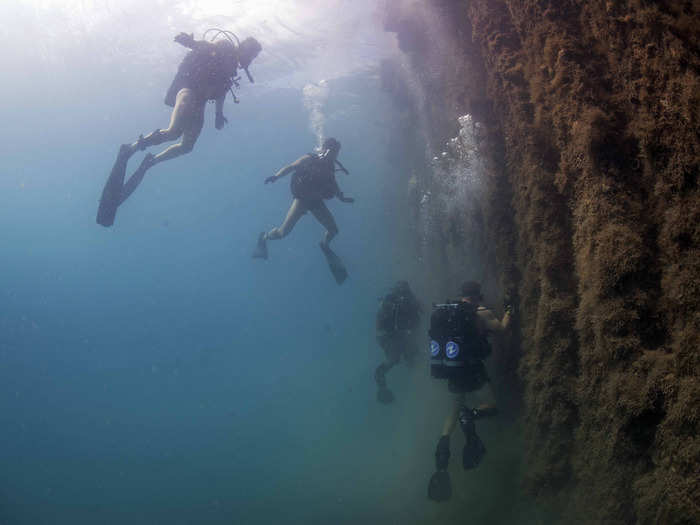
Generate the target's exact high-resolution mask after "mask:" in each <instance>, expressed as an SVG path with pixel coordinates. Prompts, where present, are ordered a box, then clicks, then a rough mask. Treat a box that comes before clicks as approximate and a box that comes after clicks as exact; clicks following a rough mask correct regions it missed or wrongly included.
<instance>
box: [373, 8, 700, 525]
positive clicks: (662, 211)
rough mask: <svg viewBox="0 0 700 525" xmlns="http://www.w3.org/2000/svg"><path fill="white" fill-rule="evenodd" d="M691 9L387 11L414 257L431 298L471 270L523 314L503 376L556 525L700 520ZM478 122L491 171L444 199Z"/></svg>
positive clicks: (697, 51)
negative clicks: (407, 155) (433, 290)
mask: <svg viewBox="0 0 700 525" xmlns="http://www.w3.org/2000/svg"><path fill="white" fill-rule="evenodd" d="M699 9H700V8H699V6H698V3H697V2H690V1H688V2H667V1H656V2H652V1H646V0H627V1H619V2H611V1H588V2H583V1H566V0H562V1H559V0H557V1H554V0H551V1H546V0H545V1H536V0H471V1H446V0H440V1H434V2H413V1H410V0H396V1H393V2H390V3H389V4H388V6H387V13H386V30H387V31H391V32H395V33H396V34H397V39H398V43H399V47H400V48H401V50H402V52H403V57H402V59H401V60H400V61H397V62H388V63H385V64H384V66H383V69H382V78H383V84H384V87H385V89H387V90H389V91H390V92H391V93H392V94H393V97H394V99H395V100H396V102H397V104H399V105H401V106H402V107H403V109H404V112H405V124H404V126H403V127H404V129H405V130H406V131H405V136H404V141H405V142H406V143H409V144H414V145H416V147H414V148H413V150H414V151H416V150H418V151H420V150H421V148H420V146H417V145H419V144H425V143H426V142H427V143H428V148H427V152H426V155H424V156H423V158H422V159H420V158H419V157H420V155H419V154H414V155H415V156H414V157H413V158H412V159H411V160H410V163H411V165H412V166H418V165H419V164H421V163H422V167H421V168H414V169H413V173H412V175H411V180H410V181H409V188H408V205H409V206H411V208H412V209H413V210H415V214H414V221H413V227H414V232H415V237H416V239H417V242H416V250H417V251H418V253H419V256H420V257H421V260H422V262H423V264H424V265H425V267H426V269H427V270H429V271H430V272H429V273H430V274H431V275H433V276H434V277H433V278H434V279H436V280H440V279H441V278H442V281H441V283H437V285H438V286H442V287H444V288H445V289H448V288H449V286H450V285H449V283H448V281H450V280H453V279H455V278H458V276H460V275H464V273H465V271H471V272H472V275H477V276H480V277H481V278H482V279H483V280H484V281H485V284H486V287H485V288H486V291H487V295H488V296H489V297H488V298H489V299H490V300H491V302H492V303H496V302H497V300H498V299H501V298H502V297H501V294H503V293H505V294H506V295H508V296H510V297H511V298H513V299H515V300H516V301H517V302H518V306H519V332H520V333H519V334H516V335H517V337H516V338H514V339H519V341H520V347H519V348H518V350H517V351H516V350H513V351H511V352H510V353H508V354H507V355H506V356H504V357H501V359H500V362H499V363H497V364H498V368H499V377H497V378H494V380H495V383H496V386H497V388H498V390H499V391H500V392H501V398H502V397H503V396H504V395H506V393H507V392H508V391H510V392H512V391H513V387H514V385H517V388H519V389H520V394H521V396H522V407H521V410H522V419H523V421H524V427H525V434H526V435H525V442H526V446H527V449H526V451H525V468H524V469H523V473H524V478H525V482H524V487H525V489H526V490H528V491H529V492H530V493H532V494H534V495H535V496H536V497H537V498H538V499H539V501H541V502H542V503H546V504H549V505H551V507H552V508H554V509H558V513H559V515H560V518H561V520H562V521H564V520H566V521H573V522H577V523H582V522H586V523H634V522H637V523H698V522H700V507H699V506H698V505H699V504H698V502H700V480H699V479H698V470H699V466H700V438H699V437H698V407H699V406H700V403H699V401H700V382H699V379H698V374H699V371H700V359H699V357H698V349H699V348H700V337H699V336H698V334H699V333H700V313H699V306H700V300H699V297H700V196H699V192H698V171H699V168H698V164H699V162H700V156H699V155H698V148H699V147H700V146H699V144H700V141H699V140H698V139H699V135H700V121H699V112H700V74H699V73H700V41H699V34H700V33H698V31H697V28H698V27H700V16H699V15H700V13H699ZM467 115H468V116H469V118H470V119H473V123H478V124H479V131H478V133H477V135H476V136H477V145H478V152H479V156H480V161H479V164H480V166H479V172H478V173H479V177H478V181H476V182H474V183H473V184H472V185H471V186H470V188H471V190H472V191H470V192H468V195H462V196H459V199H461V201H460V202H461V206H450V205H446V204H445V203H448V202H452V203H454V200H455V194H454V191H453V189H454V186H453V185H452V184H450V183H449V180H448V179H449V177H450V176H454V174H455V169H454V166H452V167H450V166H449V165H448V166H447V167H445V166H446V164H445V163H447V164H449V163H450V162H453V163H454V161H450V158H454V157H455V153H454V152H450V151H449V150H450V143H449V139H450V138H453V137H459V136H461V135H463V133H462V131H463V130H464V129H466V128H465V126H464V124H465V122H464V120H462V121H461V122H458V118H459V117H461V116H467ZM473 123H472V125H474V124H473ZM416 130H423V132H424V133H426V134H427V136H423V135H420V133H421V132H420V131H419V132H416ZM452 144H453V146H454V142H452ZM453 149H454V148H453ZM423 151H425V147H423ZM443 152H444V153H445V156H446V157H448V158H447V159H446V160H444V161H443V160H441V158H443ZM460 155H462V154H460V153H458V154H456V156H457V157H459V159H461V160H464V156H463V155H462V156H461V157H460ZM426 157H427V159H428V160H427V161H426ZM433 157H435V158H434V159H433V161H430V160H429V159H431V158H433ZM459 159H458V160H459ZM471 162H473V159H471ZM463 167H464V166H463V165H462V168H460V169H463ZM450 174H451V175H450ZM431 201H434V202H437V203H439V204H436V205H435V206H434V209H433V212H428V216H429V217H430V221H426V219H425V216H423V217H422V218H421V214H423V215H425V213H426V211H425V210H426V209H427V207H429V206H430V205H429V202H431ZM426 222H427V223H428V224H430V228H431V234H432V235H431V236H429V235H425V232H423V233H422V232H421V228H425V224H426ZM429 238H432V239H434V240H433V241H432V242H433V245H432V246H430V247H426V246H425V245H424V244H425V242H426V241H424V239H429ZM427 242H430V241H427ZM439 276H444V277H439Z"/></svg>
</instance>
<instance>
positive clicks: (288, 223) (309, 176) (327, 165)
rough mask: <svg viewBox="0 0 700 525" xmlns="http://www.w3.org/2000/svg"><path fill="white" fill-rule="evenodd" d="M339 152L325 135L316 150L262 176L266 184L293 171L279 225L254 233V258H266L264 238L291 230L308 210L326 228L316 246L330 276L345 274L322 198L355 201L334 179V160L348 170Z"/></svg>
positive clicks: (338, 277) (340, 279) (330, 216)
mask: <svg viewBox="0 0 700 525" xmlns="http://www.w3.org/2000/svg"><path fill="white" fill-rule="evenodd" d="M339 152H340V142H338V141H337V140H336V139H334V138H333V137H329V138H327V139H326V140H324V141H323V146H322V147H321V152H320V153H318V154H315V153H308V154H306V155H304V156H302V157H300V158H298V159H297V160H295V161H294V162H292V163H291V164H289V165H287V166H285V167H283V168H282V169H280V170H279V171H278V172H277V173H276V174H274V175H272V176H270V177H267V178H266V179H265V184H269V183H271V182H276V181H277V180H279V179H281V178H282V177H284V176H285V175H287V174H289V173H292V172H294V175H292V182H291V191H292V195H293V196H294V200H293V201H292V205H291V206H290V207H289V211H288V212H287V216H286V218H285V219H284V222H283V223H282V225H281V226H279V227H277V228H272V229H271V230H270V231H268V232H262V233H261V234H260V235H259V236H258V244H257V246H256V248H255V250H254V251H253V257H254V258H257V259H267V257H268V251H267V241H268V240H277V239H282V238H283V237H286V236H287V235H288V234H289V233H290V232H291V231H292V229H293V228H294V226H295V225H296V223H297V221H299V219H301V217H302V216H303V215H305V214H306V212H311V214H312V215H313V216H314V217H315V218H316V220H317V221H318V222H320V223H321V225H322V226H323V227H324V228H325V229H326V231H325V233H324V235H323V239H321V242H320V246H321V250H322V251H323V253H324V255H325V256H326V259H327V260H328V264H329V267H330V269H331V272H332V273H333V276H334V277H335V279H336V281H337V282H338V284H341V283H342V282H343V281H344V280H345V278H347V271H346V270H345V267H344V266H343V264H342V262H341V261H340V259H339V258H338V256H337V255H335V253H334V252H333V251H332V250H331V249H330V242H331V239H333V237H335V236H336V235H337V234H338V226H337V225H336V223H335V219H334V218H333V214H332V213H331V212H330V210H329V209H328V207H327V206H326V205H325V203H324V202H323V201H324V200H325V199H332V198H333V197H337V198H338V200H340V201H341V202H346V203H353V202H355V199H353V198H351V197H346V196H345V195H344V194H343V192H342V191H340V188H339V187H338V181H336V179H335V171H336V168H335V166H336V164H337V165H338V166H339V169H340V170H341V171H343V172H344V173H348V171H347V170H346V169H345V167H344V166H343V165H342V164H341V163H340V161H339V160H338V153H339Z"/></svg>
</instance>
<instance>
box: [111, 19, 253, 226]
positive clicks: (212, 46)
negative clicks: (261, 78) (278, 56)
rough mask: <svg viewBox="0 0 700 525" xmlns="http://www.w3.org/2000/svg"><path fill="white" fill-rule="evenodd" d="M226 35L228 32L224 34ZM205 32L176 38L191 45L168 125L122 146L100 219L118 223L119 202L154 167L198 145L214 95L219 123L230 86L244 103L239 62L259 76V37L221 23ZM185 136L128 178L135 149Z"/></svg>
mask: <svg viewBox="0 0 700 525" xmlns="http://www.w3.org/2000/svg"><path fill="white" fill-rule="evenodd" d="M210 31H216V32H217V33H216V34H215V35H214V36H213V38H212V39H211V41H207V40H206V36H207V33H209V32H210ZM221 35H223V37H224V38H218V37H219V36H221ZM204 38H205V40H195V39H194V36H193V35H191V34H190V35H188V34H186V33H180V34H179V35H177V36H176V37H175V42H177V43H178V44H180V45H182V46H185V47H187V48H189V49H190V50H191V51H190V52H189V53H187V55H186V56H185V58H184V59H183V60H182V62H181V63H180V67H179V68H178V71H177V74H176V75H175V78H174V79H173V82H172V84H171V85H170V88H169V89H168V92H167V94H166V96H165V104H166V105H168V106H170V107H172V108H173V112H172V115H171V117H170V124H169V125H168V127H167V128H166V129H157V130H155V131H154V132H153V133H150V134H148V135H146V136H145V137H144V136H143V135H141V136H139V138H138V140H137V141H136V142H134V143H132V144H123V145H122V146H121V147H120V149H119V154H118V155H117V160H116V162H115V164H114V167H113V168H112V172H111V174H110V176H109V178H108V179H107V183H106V184H105V187H104V190H103V192H102V198H101V199H100V207H99V210H98V212H97V223H98V224H101V225H102V226H111V225H112V224H113V223H114V218H115V215H116V213H117V208H118V207H119V206H120V205H121V203H123V202H124V201H125V200H126V199H127V198H129V196H130V195H131V194H132V193H133V192H134V190H135V189H136V188H137V186H138V185H139V184H140V183H141V181H142V180H143V177H144V175H145V174H146V171H147V170H148V169H150V168H152V167H153V166H155V165H156V164H158V163H160V162H164V161H166V160H170V159H174V158H175V157H178V156H180V155H184V154H186V153H189V152H190V151H192V148H194V145H195V142H197V138H198V137H199V134H200V132H201V131H202V126H203V125H204V108H205V106H206V103H207V102H208V101H213V102H215V103H216V114H215V119H214V125H215V127H216V129H222V128H223V127H224V125H225V124H226V123H227V122H228V120H227V119H226V117H225V116H224V113H223V108H224V100H225V99H226V95H227V94H228V93H229V92H230V93H231V95H233V100H234V102H235V103H238V99H237V98H236V96H235V95H234V94H233V90H232V87H233V86H235V87H238V86H239V84H238V80H239V77H237V76H236V74H237V70H238V68H242V69H243V70H244V71H245V73H246V75H247V76H248V80H249V81H250V82H251V83H252V82H253V77H252V76H251V74H250V72H249V71H248V67H249V66H250V64H251V62H252V61H253V59H254V58H255V57H257V56H258V53H260V51H261V50H262V46H261V45H260V43H259V42H258V41H257V40H255V39H254V38H252V37H250V38H246V39H245V40H243V41H242V42H240V41H239V40H238V37H236V35H234V34H233V33H231V32H230V31H223V30H220V29H210V30H207V31H206V32H205V33H204ZM217 38H218V39H217ZM234 39H235V40H236V42H234ZM180 137H182V139H181V141H180V142H179V143H177V144H173V145H171V146H170V147H168V148H166V149H165V150H163V151H161V152H160V153H158V154H157V155H153V154H151V153H148V154H147V155H146V157H145V158H144V159H143V161H142V162H141V165H140V166H139V167H138V168H137V170H136V171H135V172H134V173H133V175H132V176H131V177H130V178H129V179H128V180H127V181H126V183H125V182H124V178H125V175H126V165H127V163H128V161H129V159H130V158H131V156H132V155H133V154H134V153H136V152H137V151H143V150H145V149H146V148H148V147H151V146H157V145H159V144H162V143H163V142H168V141H171V140H175V139H177V138H180Z"/></svg>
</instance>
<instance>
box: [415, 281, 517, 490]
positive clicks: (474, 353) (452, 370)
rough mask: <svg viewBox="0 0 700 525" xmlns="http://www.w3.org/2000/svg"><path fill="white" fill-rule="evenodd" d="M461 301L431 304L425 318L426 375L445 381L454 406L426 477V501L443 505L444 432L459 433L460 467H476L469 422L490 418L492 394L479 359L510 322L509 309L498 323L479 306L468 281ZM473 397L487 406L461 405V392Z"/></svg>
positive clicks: (478, 456)
mask: <svg viewBox="0 0 700 525" xmlns="http://www.w3.org/2000/svg"><path fill="white" fill-rule="evenodd" d="M461 292H462V293H461V298H460V299H459V300H457V301H447V302H446V303H445V304H435V305H433V312H432V315H431V318H430V330H429V331H428V334H429V337H430V375H431V376H432V377H434V378H436V379H447V386H448V390H449V391H450V392H451V393H452V394H453V395H454V403H453V407H452V410H451V412H450V414H449V415H448V416H447V419H446V420H445V423H444V425H443V429H442V435H441V436H440V440H439V441H438V444H437V448H436V450H435V468H436V472H435V474H433V476H432V477H431V478H430V483H429V485H428V497H429V498H430V499H432V500H435V501H445V500H448V499H450V497H451V495H452V487H451V483H450V477H449V474H448V473H447V464H448V460H449V458H450V434H452V431H453V430H454V428H455V426H456V423H457V421H459V425H460V427H461V428H462V431H463V432H464V439H465V445H464V449H463V450H462V466H463V467H464V469H465V470H466V469H472V468H475V467H476V466H478V465H479V463H480V462H481V460H482V459H483V457H484V455H485V454H486V447H485V446H484V444H483V442H482V441H481V438H480V437H479V435H478V434H477V433H476V425H475V422H476V421H477V420H479V419H482V418H485V417H490V416H495V415H496V414H497V412H498V411H497V409H496V406H495V403H493V400H494V398H493V392H492V391H491V388H490V385H489V377H488V375H487V373H486V367H485V366H484V361H483V360H484V359H485V358H486V357H487V356H488V355H489V354H490V353H491V345H490V343H489V341H488V339H487V338H488V336H489V334H491V333H494V332H504V331H505V330H506V329H507V328H508V326H509V325H510V323H511V317H512V308H511V307H510V306H506V309H505V310H506V312H505V315H504V316H503V320H501V321H499V320H498V319H497V318H496V316H495V315H494V314H493V312H492V311H491V310H489V309H488V308H486V307H485V306H482V305H481V301H482V300H483V297H482V295H481V286H480V285H479V283H477V282H474V281H467V282H465V283H464V284H463V285H462V289H461ZM467 392H470V393H472V392H473V393H475V396H476V397H477V398H479V397H481V398H482V399H483V398H487V399H489V401H490V402H489V403H487V404H483V405H480V406H479V407H477V408H469V407H468V406H466V404H465V394H466V393H467Z"/></svg>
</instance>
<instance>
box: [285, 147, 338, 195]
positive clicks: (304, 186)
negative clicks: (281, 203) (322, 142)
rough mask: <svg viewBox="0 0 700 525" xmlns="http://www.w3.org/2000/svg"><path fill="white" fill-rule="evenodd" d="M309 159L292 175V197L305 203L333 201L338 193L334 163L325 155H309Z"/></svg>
mask: <svg viewBox="0 0 700 525" xmlns="http://www.w3.org/2000/svg"><path fill="white" fill-rule="evenodd" d="M309 157H310V158H309V159H308V160H307V161H306V162H305V163H304V164H302V165H301V166H299V167H298V168H297V169H296V171H295V172H294V174H293V175H292V180H291V182H290V185H289V187H290V190H291V191H292V195H294V197H296V198H297V199H302V200H305V201H317V200H323V199H332V198H333V197H335V196H336V193H337V192H338V185H337V183H336V181H335V165H334V163H333V162H332V161H331V160H330V159H329V158H327V157H326V156H324V155H323V154H321V155H317V154H315V153H309Z"/></svg>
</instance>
